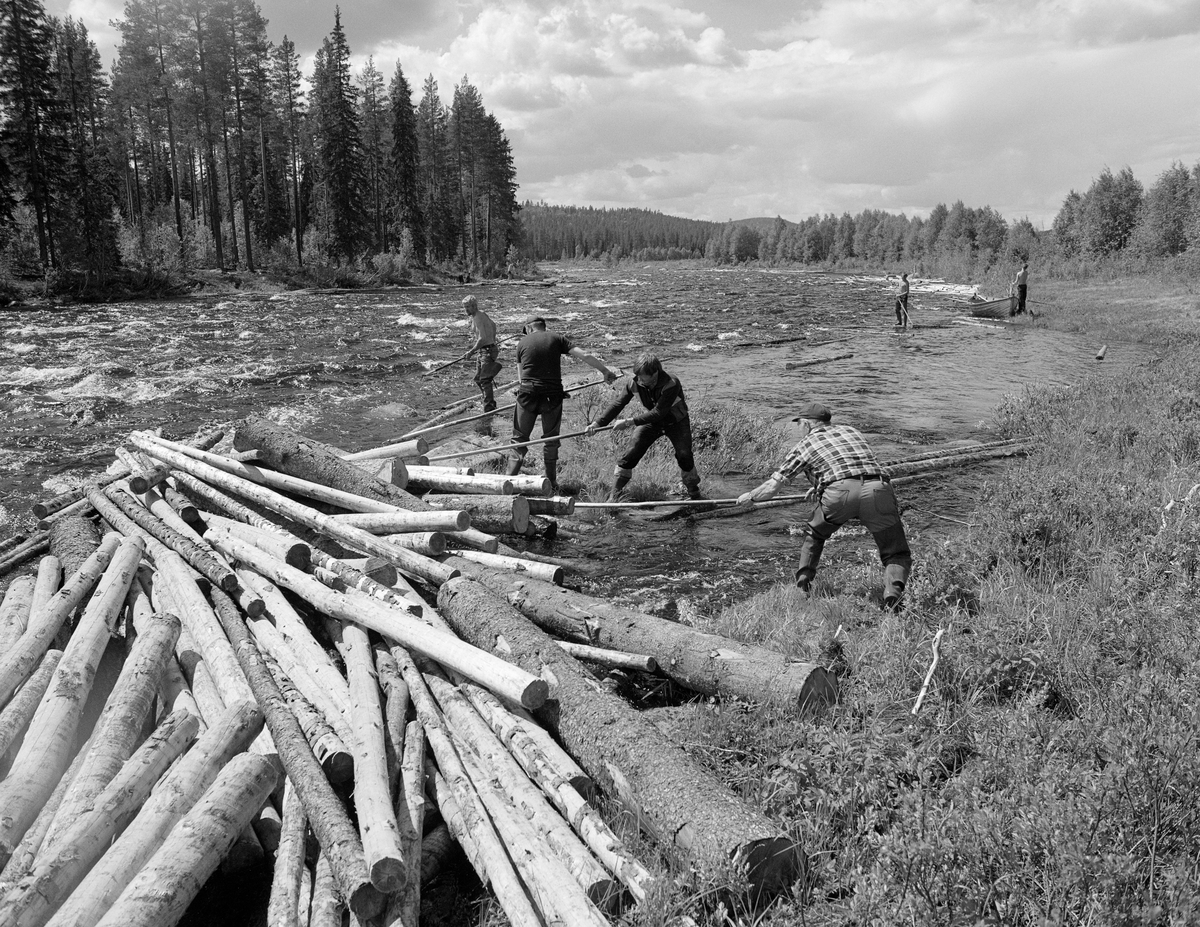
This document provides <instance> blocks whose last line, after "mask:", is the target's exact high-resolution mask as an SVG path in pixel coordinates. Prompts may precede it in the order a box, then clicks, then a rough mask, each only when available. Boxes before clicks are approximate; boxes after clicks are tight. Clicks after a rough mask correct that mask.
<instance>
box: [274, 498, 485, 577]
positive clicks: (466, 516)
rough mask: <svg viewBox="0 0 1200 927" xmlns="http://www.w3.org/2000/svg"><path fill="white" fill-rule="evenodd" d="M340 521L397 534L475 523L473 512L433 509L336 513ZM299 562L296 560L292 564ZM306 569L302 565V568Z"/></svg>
mask: <svg viewBox="0 0 1200 927" xmlns="http://www.w3.org/2000/svg"><path fill="white" fill-rule="evenodd" d="M332 517H333V518H336V519H337V520H338V521H339V522H341V523H342V524H344V525H350V526H351V527H354V528H361V529H362V530H363V531H370V532H371V533H372V534H396V533H400V532H411V531H465V530H466V529H467V528H470V527H471V513H470V512H467V511H463V510H450V511H430V512H354V513H352V514H349V515H334V516H332ZM292 565H293V566H295V564H292ZM301 569H302V568H301Z"/></svg>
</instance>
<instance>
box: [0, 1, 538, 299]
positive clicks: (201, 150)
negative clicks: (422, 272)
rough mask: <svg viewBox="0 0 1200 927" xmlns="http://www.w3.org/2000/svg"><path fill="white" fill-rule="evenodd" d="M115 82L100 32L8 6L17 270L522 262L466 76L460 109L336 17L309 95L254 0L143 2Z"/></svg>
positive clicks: (124, 24) (10, 217)
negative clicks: (367, 48) (353, 40)
mask: <svg viewBox="0 0 1200 927" xmlns="http://www.w3.org/2000/svg"><path fill="white" fill-rule="evenodd" d="M116 25H117V27H118V29H119V31H120V45H119V47H118V53H117V59H116V63H115V65H114V67H113V70H112V74H111V75H107V74H105V72H104V70H103V68H102V67H101V63H100V59H99V55H98V53H97V50H96V46H95V43H94V42H92V41H91V39H90V38H89V36H88V33H87V30H86V28H85V27H84V26H83V25H82V23H80V22H78V21H75V20H73V19H71V18H67V19H65V20H58V19H55V18H52V17H49V16H47V14H46V11H45V9H44V7H43V6H42V5H41V3H40V0H0V236H3V240H2V241H0V246H3V247H4V255H5V256H6V257H7V259H8V262H9V264H10V266H11V268H12V269H13V271H14V272H18V273H26V274H27V273H31V272H37V273H52V272H61V273H68V274H69V273H82V274H83V275H85V276H86V278H87V279H88V280H89V281H91V282H95V283H99V284H103V283H104V282H105V280H106V279H107V278H108V277H109V276H110V275H111V274H112V273H113V271H114V270H115V269H116V268H117V267H118V266H120V265H122V264H125V265H134V266H138V267H141V268H144V269H147V270H150V271H153V272H171V271H178V270H185V269H189V268H195V267H212V268H218V269H221V270H227V269H234V268H240V267H244V268H246V269H248V270H256V269H259V268H262V267H264V266H269V267H272V268H287V267H297V266H302V265H323V266H329V265H332V266H335V267H336V266H349V265H354V264H357V265H361V266H364V267H365V266H367V265H370V267H372V268H373V269H375V270H380V271H383V272H385V273H386V272H389V271H394V270H396V269H398V268H403V267H404V266H406V265H410V264H416V265H443V264H449V263H453V264H455V265H457V266H461V267H465V268H468V269H473V270H476V271H477V272H480V273H488V272H489V271H491V270H494V269H495V268H497V267H499V266H503V264H504V262H505V260H506V258H508V259H512V258H514V257H515V254H516V251H515V248H516V246H517V245H518V244H519V241H520V233H521V226H520V217H519V211H520V206H519V204H518V202H517V199H516V191H517V184H516V180H515V176H516V171H515V167H514V164H513V157H512V150H511V147H510V145H509V142H508V139H507V137H506V135H505V133H504V130H503V128H502V127H501V125H500V123H499V122H498V121H497V120H496V118H495V116H494V115H492V114H491V113H489V112H487V110H486V109H485V107H484V104H483V99H482V96H481V95H480V93H479V91H478V89H477V88H475V87H474V86H473V85H472V84H471V83H470V82H469V81H468V80H467V78H466V77H463V79H462V81H461V82H460V83H459V84H458V85H457V86H456V87H455V88H454V91H453V96H452V100H451V102H450V105H449V106H447V105H446V104H445V103H443V102H442V100H441V98H440V95H439V88H438V84H437V82H436V81H435V80H434V79H433V77H432V75H431V76H429V77H428V78H426V80H425V82H424V84H423V85H422V87H421V92H420V97H419V99H418V100H417V101H416V102H414V91H413V87H412V85H411V84H410V83H409V81H408V79H407V77H406V76H405V74H404V72H403V70H402V68H401V66H400V65H399V64H397V66H396V70H395V73H394V74H393V75H392V77H391V80H390V81H389V82H386V83H385V79H384V76H383V75H382V74H381V73H380V72H379V71H378V70H377V69H376V68H375V66H374V63H373V61H371V60H368V63H367V65H366V67H364V68H363V69H362V71H361V73H359V74H357V75H356V74H354V73H352V70H351V63H350V55H351V53H350V48H349V45H348V43H347V41H346V36H345V32H344V30H343V29H342V24H341V12H340V9H338V10H337V11H335V14H334V22H333V29H332V31H331V32H330V34H329V35H328V36H327V37H326V38H325V40H324V42H323V43H322V45H321V48H320V49H319V50H318V52H317V55H316V59H315V63H314V67H313V71H312V73H311V74H310V75H307V89H306V85H305V80H304V75H302V74H301V69H300V56H299V54H298V53H297V51H296V47H295V45H294V43H293V42H292V41H291V40H290V39H288V37H287V36H286V35H285V36H284V37H283V39H282V40H281V41H280V42H279V43H278V44H274V43H273V42H272V41H271V40H270V39H269V38H268V36H267V21H266V19H264V18H263V16H262V13H261V11H260V9H259V8H258V6H257V5H256V3H255V2H254V0H126V4H125V7H124V16H123V19H122V20H121V21H120V22H118V23H117V24H116Z"/></svg>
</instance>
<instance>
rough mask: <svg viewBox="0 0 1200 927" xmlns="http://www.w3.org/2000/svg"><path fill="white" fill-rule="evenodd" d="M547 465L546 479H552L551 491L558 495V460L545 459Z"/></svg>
mask: <svg viewBox="0 0 1200 927" xmlns="http://www.w3.org/2000/svg"><path fill="white" fill-rule="evenodd" d="M542 463H544V464H545V465H546V479H548V480H549V481H550V491H551V492H552V493H553V494H554V495H556V496H557V495H558V460H557V459H555V460H543V461H542Z"/></svg>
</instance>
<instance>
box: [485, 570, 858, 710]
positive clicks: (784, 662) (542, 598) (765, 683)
mask: <svg viewBox="0 0 1200 927" xmlns="http://www.w3.org/2000/svg"><path fill="white" fill-rule="evenodd" d="M463 572H464V573H467V572H469V573H470V575H471V576H472V577H473V578H475V579H477V580H478V581H479V582H480V583H482V584H483V585H485V586H486V587H487V588H489V589H491V590H492V591H493V592H495V593H497V594H498V595H501V596H503V597H504V599H505V600H506V601H507V602H508V603H509V604H510V605H512V606H514V607H515V608H516V609H517V610H518V611H520V612H521V613H522V614H524V615H526V616H527V617H529V618H531V619H532V620H533V621H534V622H535V623H536V624H537V625H538V626H540V627H541V628H543V629H545V630H547V631H550V632H551V633H553V634H555V635H556V636H558V637H564V638H567V639H568V640H572V641H575V642H577V643H581V644H591V645H593V646H596V647H604V648H606V649H609V650H621V651H624V652H626V653H641V654H648V655H650V656H652V657H654V659H655V660H656V661H657V663H658V668H659V670H660V671H661V672H662V673H663V674H664V675H666V676H668V677H670V678H671V679H673V680H675V681H676V682H678V683H679V684H680V685H682V686H685V687H687V688H689V689H691V690H693V691H695V692H700V693H702V694H704V695H722V694H723V695H731V696H735V697H738V698H746V699H751V700H753V701H756V702H770V701H773V702H778V703H780V704H785V705H793V706H796V707H799V708H800V709H801V710H812V709H816V708H818V707H821V706H824V705H828V704H832V703H833V702H834V701H836V700H837V682H836V677H834V676H831V675H830V674H828V673H827V672H826V671H825V670H824V668H822V667H820V666H818V665H816V664H813V663H798V662H793V661H790V660H788V659H787V658H786V657H784V656H783V654H781V653H778V652H776V651H773V650H768V649H767V648H765V647H759V646H756V645H754V644H746V643H742V642H741V641H735V640H732V639H731V638H728V637H722V636H721V635H718V634H708V633H705V632H703V631H698V630H696V629H695V628H689V627H687V626H686V625H682V624H677V623H675V622H671V621H664V620H663V619H661V618H655V617H654V616H653V615H647V614H644V613H642V612H637V611H634V610H633V609H629V608H623V607H621V606H619V605H613V604H611V603H609V602H606V601H605V600H603V599H597V598H594V597H592V596H588V595H584V594H583V593H579V592H572V591H570V590H568V589H563V588H561V587H558V586H553V585H551V584H549V583H543V582H539V581H537V580H534V579H521V578H519V577H514V576H512V575H511V574H505V573H500V572H497V571H495V570H488V569H486V568H484V569H480V568H473V567H471V566H467V567H464V568H463Z"/></svg>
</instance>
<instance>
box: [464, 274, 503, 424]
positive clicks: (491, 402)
mask: <svg viewBox="0 0 1200 927" xmlns="http://www.w3.org/2000/svg"><path fill="white" fill-rule="evenodd" d="M462 305H463V311H464V312H466V314H467V319H468V320H469V321H470V323H471V330H472V331H473V332H474V333H475V344H474V345H472V347H471V351H472V352H473V353H474V354H475V384H476V385H477V386H478V387H479V392H480V393H482V394H483V411H484V412H491V411H492V410H493V409H495V408H496V396H495V393H494V392H493V390H492V384H493V381H494V380H495V379H496V374H498V373H499V372H500V371H501V370H502V369H503V368H502V367H501V365H500V361H499V360H498V358H499V356H500V349H499V348H498V347H497V346H496V323H495V322H493V321H492V318H491V316H489V315H488V314H487V313H486V312H484V311H483V310H482V309H480V308H479V302H478V301H477V300H476V299H475V297H474V296H468V297H466V298H465V299H463V301H462Z"/></svg>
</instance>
